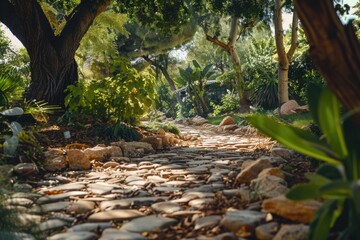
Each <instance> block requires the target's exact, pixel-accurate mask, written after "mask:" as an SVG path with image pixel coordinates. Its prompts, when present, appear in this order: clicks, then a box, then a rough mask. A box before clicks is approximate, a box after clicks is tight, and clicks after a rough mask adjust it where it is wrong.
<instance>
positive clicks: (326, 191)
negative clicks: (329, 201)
mask: <svg viewBox="0 0 360 240" xmlns="http://www.w3.org/2000/svg"><path fill="white" fill-rule="evenodd" d="M319 193H320V194H321V195H322V196H330V197H332V198H339V199H344V198H346V197H348V196H349V195H350V183H349V182H345V181H341V180H337V181H332V182H330V183H328V184H326V185H324V186H322V187H320V188H319Z"/></svg>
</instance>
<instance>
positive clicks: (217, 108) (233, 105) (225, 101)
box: [210, 91, 239, 116]
mask: <svg viewBox="0 0 360 240" xmlns="http://www.w3.org/2000/svg"><path fill="white" fill-rule="evenodd" d="M210 104H211V105H212V107H213V108H214V111H213V113H214V115H215V116H218V115H221V114H224V113H228V112H231V111H234V110H236V109H237V108H238V107H239V96H238V95H237V94H235V93H234V92H230V91H228V93H227V94H225V95H224V96H223V98H222V99H221V104H220V105H216V104H214V103H210Z"/></svg>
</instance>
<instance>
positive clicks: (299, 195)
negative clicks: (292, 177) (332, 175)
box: [286, 183, 320, 200]
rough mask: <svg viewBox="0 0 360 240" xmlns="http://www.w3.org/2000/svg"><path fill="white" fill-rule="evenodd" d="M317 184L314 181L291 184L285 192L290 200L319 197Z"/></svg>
mask: <svg viewBox="0 0 360 240" xmlns="http://www.w3.org/2000/svg"><path fill="white" fill-rule="evenodd" d="M318 190H319V185H317V184H315V183H302V184H298V185H295V186H293V187H292V188H291V189H290V190H289V191H288V192H287V194H286V197H287V198H289V199H292V200H307V199H314V198H319V197H320V195H319V191H318Z"/></svg>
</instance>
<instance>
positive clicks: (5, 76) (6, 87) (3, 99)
mask: <svg viewBox="0 0 360 240" xmlns="http://www.w3.org/2000/svg"><path fill="white" fill-rule="evenodd" d="M0 71H1V72H0V110H1V109H5V108H9V106H10V103H11V102H12V101H14V100H19V99H20V97H21V96H22V93H23V91H24V83H23V81H22V78H21V76H20V74H18V73H17V71H16V69H15V68H13V67H10V66H3V67H2V68H0Z"/></svg>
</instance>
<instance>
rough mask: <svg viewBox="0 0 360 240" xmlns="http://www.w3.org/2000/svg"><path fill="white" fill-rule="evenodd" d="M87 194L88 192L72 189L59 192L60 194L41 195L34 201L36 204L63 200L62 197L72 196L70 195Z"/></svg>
mask: <svg viewBox="0 0 360 240" xmlns="http://www.w3.org/2000/svg"><path fill="white" fill-rule="evenodd" d="M88 194H89V193H88V192H84V191H72V192H66V193H60V194H55V195H49V196H43V197H41V198H39V199H38V200H37V201H36V202H37V203H38V204H44V203H50V202H57V201H61V200H64V199H66V198H69V197H72V196H77V197H79V196H85V195H88Z"/></svg>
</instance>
